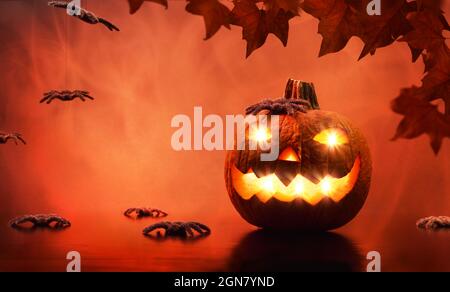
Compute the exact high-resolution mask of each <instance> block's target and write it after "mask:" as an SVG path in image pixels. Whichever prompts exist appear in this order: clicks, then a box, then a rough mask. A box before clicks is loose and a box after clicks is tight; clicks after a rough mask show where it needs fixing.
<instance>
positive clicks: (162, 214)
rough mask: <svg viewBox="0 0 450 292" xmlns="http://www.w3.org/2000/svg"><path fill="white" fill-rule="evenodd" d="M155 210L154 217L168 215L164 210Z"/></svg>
mask: <svg viewBox="0 0 450 292" xmlns="http://www.w3.org/2000/svg"><path fill="white" fill-rule="evenodd" d="M155 211H156V217H158V218H159V217H166V216H167V215H168V214H167V213H166V212H164V211H161V210H159V209H156V210H155Z"/></svg>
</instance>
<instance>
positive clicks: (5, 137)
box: [0, 133, 27, 145]
mask: <svg viewBox="0 0 450 292" xmlns="http://www.w3.org/2000/svg"><path fill="white" fill-rule="evenodd" d="M9 140H12V141H14V143H16V145H18V144H19V142H22V143H23V144H24V145H26V144H27V142H25V140H24V139H23V138H22V135H21V134H18V133H11V134H6V133H0V144H6V143H8V141H9Z"/></svg>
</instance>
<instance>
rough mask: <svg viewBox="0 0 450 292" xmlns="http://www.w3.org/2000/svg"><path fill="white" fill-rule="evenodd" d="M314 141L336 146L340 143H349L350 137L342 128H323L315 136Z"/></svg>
mask: <svg viewBox="0 0 450 292" xmlns="http://www.w3.org/2000/svg"><path fill="white" fill-rule="evenodd" d="M314 141H316V142H319V143H321V144H326V145H328V147H330V148H332V147H336V146H339V145H343V144H347V143H348V137H347V135H346V134H345V133H344V131H342V130H340V129H327V130H323V131H322V132H320V133H319V134H317V135H316V136H315V137H314Z"/></svg>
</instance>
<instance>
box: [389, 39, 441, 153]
mask: <svg viewBox="0 0 450 292" xmlns="http://www.w3.org/2000/svg"><path fill="white" fill-rule="evenodd" d="M443 50H444V51H443V52H440V53H439V55H438V56H432V55H431V56H429V57H426V58H430V59H435V60H436V61H434V62H435V65H434V66H433V68H432V69H431V70H430V71H429V72H428V73H427V74H426V75H425V77H424V78H423V80H422V86H421V87H411V88H406V89H403V90H402V92H401V94H400V96H399V97H398V98H396V99H395V100H393V102H392V104H391V107H392V110H393V111H394V112H396V113H399V114H401V115H404V118H403V119H402V121H401V122H400V124H399V126H398V128H397V132H396V134H395V136H394V138H393V139H394V140H396V139H398V138H406V139H413V138H416V137H418V136H420V135H422V134H427V135H428V136H429V137H430V142H431V147H432V149H433V151H434V153H435V154H437V153H439V150H440V148H441V146H442V141H443V139H444V138H445V137H448V138H450V50H449V48H448V47H445V48H444V49H443ZM429 54H432V53H429ZM437 99H442V100H443V101H444V103H445V112H444V113H441V112H440V111H439V110H438V108H437V106H436V105H434V104H432V103H431V102H432V101H434V100H437Z"/></svg>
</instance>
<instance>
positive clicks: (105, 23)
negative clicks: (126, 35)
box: [98, 17, 120, 31]
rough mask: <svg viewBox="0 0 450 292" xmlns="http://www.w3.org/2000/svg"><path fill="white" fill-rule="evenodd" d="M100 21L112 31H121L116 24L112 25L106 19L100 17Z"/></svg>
mask: <svg viewBox="0 0 450 292" xmlns="http://www.w3.org/2000/svg"><path fill="white" fill-rule="evenodd" d="M98 21H99V22H100V23H101V24H103V25H104V26H106V27H107V28H108V29H109V30H110V31H120V29H119V28H118V27H117V26H115V25H114V24H112V23H111V22H109V21H108V20H106V19H104V18H101V17H99V18H98Z"/></svg>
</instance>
